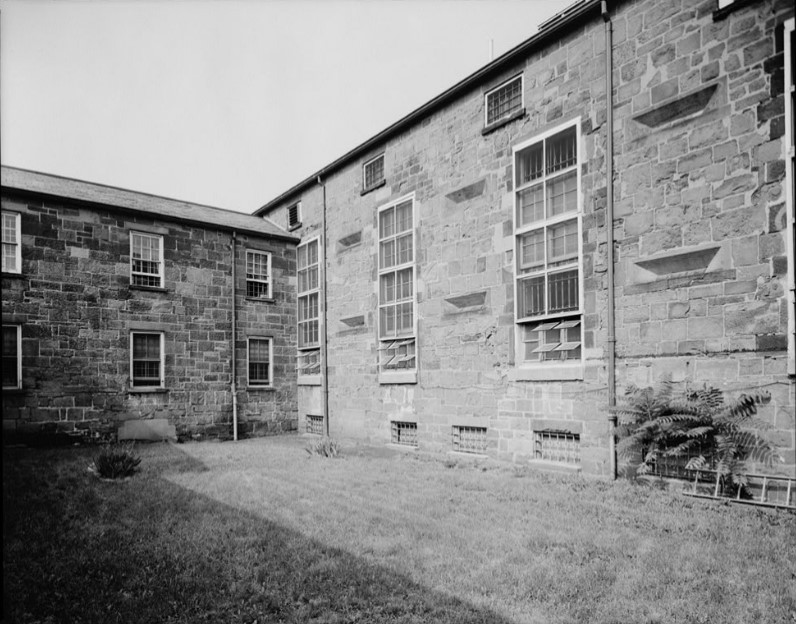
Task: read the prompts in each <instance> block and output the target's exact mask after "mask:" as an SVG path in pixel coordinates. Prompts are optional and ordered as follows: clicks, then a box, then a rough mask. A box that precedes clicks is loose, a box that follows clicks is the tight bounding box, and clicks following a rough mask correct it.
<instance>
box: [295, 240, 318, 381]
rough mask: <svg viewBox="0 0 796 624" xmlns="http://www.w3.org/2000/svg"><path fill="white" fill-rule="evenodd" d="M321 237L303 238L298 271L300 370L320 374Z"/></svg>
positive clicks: (306, 373) (299, 249) (305, 372)
mask: <svg viewBox="0 0 796 624" xmlns="http://www.w3.org/2000/svg"><path fill="white" fill-rule="evenodd" d="M320 251H321V239H320V237H318V236H316V237H314V238H311V239H309V240H307V241H304V242H303V243H301V244H300V245H299V246H298V249H297V250H296V255H297V262H296V266H297V271H298V349H299V354H298V373H299V375H319V374H320V372H321V351H320V345H321V342H320V306H321V301H320V299H321V284H320V263H321V257H320V255H321V254H320Z"/></svg>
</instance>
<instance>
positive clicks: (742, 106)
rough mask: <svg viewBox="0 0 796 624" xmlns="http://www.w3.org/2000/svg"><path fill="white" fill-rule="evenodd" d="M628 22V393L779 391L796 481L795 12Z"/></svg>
mask: <svg viewBox="0 0 796 624" xmlns="http://www.w3.org/2000/svg"><path fill="white" fill-rule="evenodd" d="M715 8H716V7H715V5H714V3H711V2H700V3H688V2H685V3H683V2H679V1H666V2H661V1H660V0H655V1H646V2H636V3H632V4H628V5H627V10H622V11H620V12H619V14H618V15H617V16H616V18H615V22H614V24H615V39H614V44H615V58H616V67H615V70H616V71H615V73H614V80H615V87H616V92H617V95H616V101H617V105H616V126H615V129H616V132H615V141H616V147H615V152H616V154H617V157H616V171H617V176H616V185H615V197H616V217H617V219H616V221H615V231H616V239H617V241H618V245H617V247H618V264H617V280H616V281H617V352H618V355H619V358H620V366H619V369H618V374H619V379H620V382H634V383H637V384H640V385H649V384H652V383H654V382H656V381H658V380H659V379H660V378H661V377H662V376H664V375H669V376H671V377H672V378H673V379H674V380H675V381H681V382H683V385H688V386H689V387H702V386H704V385H705V384H707V385H710V386H716V387H719V388H720V389H722V390H724V391H726V392H728V393H729V394H730V395H732V396H737V395H738V394H740V393H741V392H753V391H757V390H766V391H769V392H770V393H771V394H772V397H773V401H772V404H771V405H770V406H769V407H767V408H765V409H764V410H763V416H764V418H765V419H766V420H768V422H769V423H770V424H771V425H772V426H773V429H772V430H771V431H770V432H766V435H768V436H769V437H770V438H771V440H772V441H774V442H775V443H777V444H778V445H779V446H780V448H781V449H782V450H783V452H784V455H785V457H786V460H787V463H786V465H785V466H780V467H779V469H780V470H781V471H783V472H785V473H788V472H790V473H792V471H793V465H794V463H796V461H795V460H796V457H795V456H794V437H793V436H794V412H795V411H796V402H794V383H793V380H792V379H791V380H789V379H788V377H787V335H786V333H787V319H788V310H787V300H786V295H785V287H786V275H787V258H786V257H785V216H784V215H785V192H784V181H785V162H784V158H783V157H784V153H785V151H784V137H783V134H784V99H783V66H784V59H783V49H782V23H783V21H784V20H785V19H786V18H787V17H791V16H792V15H793V7H792V4H791V3H789V2H757V3H752V4H751V5H749V6H743V7H740V8H738V9H737V10H735V11H733V12H731V13H729V14H728V15H726V17H724V18H723V19H719V20H714V15H713V11H714V9H715Z"/></svg>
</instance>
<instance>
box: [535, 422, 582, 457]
mask: <svg viewBox="0 0 796 624" xmlns="http://www.w3.org/2000/svg"><path fill="white" fill-rule="evenodd" d="M534 457H536V459H543V460H546V461H552V462H559V463H562V464H574V465H578V464H580V435H578V434H577V433H570V432H568V431H555V430H552V429H551V430H546V431H536V432H534Z"/></svg>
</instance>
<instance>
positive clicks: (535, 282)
mask: <svg viewBox="0 0 796 624" xmlns="http://www.w3.org/2000/svg"><path fill="white" fill-rule="evenodd" d="M518 291H519V292H518V296H519V311H518V313H519V315H520V317H526V316H536V315H539V314H544V312H545V307H544V303H545V301H544V300H545V297H544V276H541V277H534V278H530V279H523V280H520V283H519V288H518Z"/></svg>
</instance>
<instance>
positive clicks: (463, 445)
mask: <svg viewBox="0 0 796 624" xmlns="http://www.w3.org/2000/svg"><path fill="white" fill-rule="evenodd" d="M453 450H454V451H459V452H461V453H484V452H486V427H467V426H456V425H454V426H453Z"/></svg>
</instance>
